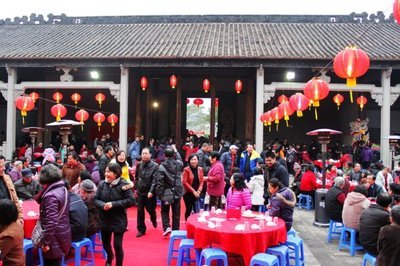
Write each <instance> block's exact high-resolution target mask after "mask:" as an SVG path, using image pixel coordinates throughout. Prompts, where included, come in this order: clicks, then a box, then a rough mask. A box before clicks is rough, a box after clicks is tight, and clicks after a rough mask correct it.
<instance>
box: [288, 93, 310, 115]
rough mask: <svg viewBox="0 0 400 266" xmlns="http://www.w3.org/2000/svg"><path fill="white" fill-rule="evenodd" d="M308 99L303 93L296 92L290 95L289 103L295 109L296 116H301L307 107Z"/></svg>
mask: <svg viewBox="0 0 400 266" xmlns="http://www.w3.org/2000/svg"><path fill="white" fill-rule="evenodd" d="M309 102H310V100H309V99H308V98H307V97H306V96H305V95H304V94H303V93H300V92H298V93H296V94H293V95H292V96H290V98H289V105H290V107H291V108H292V110H293V111H296V114H297V117H302V116H303V111H304V110H306V109H307V107H308V104H309Z"/></svg>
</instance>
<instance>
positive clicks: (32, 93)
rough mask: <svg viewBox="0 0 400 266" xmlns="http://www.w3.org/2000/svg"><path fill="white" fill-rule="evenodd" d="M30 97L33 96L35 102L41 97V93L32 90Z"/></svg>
mask: <svg viewBox="0 0 400 266" xmlns="http://www.w3.org/2000/svg"><path fill="white" fill-rule="evenodd" d="M29 97H31V99H32V101H33V103H36V101H37V99H39V93H37V92H31V93H29Z"/></svg>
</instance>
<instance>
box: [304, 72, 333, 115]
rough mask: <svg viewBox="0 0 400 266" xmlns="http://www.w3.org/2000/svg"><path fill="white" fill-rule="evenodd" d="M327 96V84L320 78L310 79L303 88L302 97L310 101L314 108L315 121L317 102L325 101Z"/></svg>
mask: <svg viewBox="0 0 400 266" xmlns="http://www.w3.org/2000/svg"><path fill="white" fill-rule="evenodd" d="M328 94H329V87H328V83H327V82H326V81H324V80H322V79H320V78H318V77H317V78H312V79H311V80H310V81H308V82H307V83H306V85H305V87H304V95H305V96H306V97H307V98H308V99H310V100H312V101H313V102H312V104H313V105H314V107H315V120H318V113H317V107H319V101H320V100H322V99H325V98H326V97H327V96H328Z"/></svg>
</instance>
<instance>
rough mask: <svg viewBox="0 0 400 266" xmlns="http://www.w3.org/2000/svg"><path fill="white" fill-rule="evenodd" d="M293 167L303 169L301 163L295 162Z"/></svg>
mask: <svg viewBox="0 0 400 266" xmlns="http://www.w3.org/2000/svg"><path fill="white" fill-rule="evenodd" d="M293 169H301V167H300V164H299V163H294V165H293Z"/></svg>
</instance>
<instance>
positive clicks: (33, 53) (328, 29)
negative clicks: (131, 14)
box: [0, 22, 400, 62]
mask: <svg viewBox="0 0 400 266" xmlns="http://www.w3.org/2000/svg"><path fill="white" fill-rule="evenodd" d="M357 37H359V38H358V41H355V40H356V39H357ZM354 42H355V43H356V44H357V45H358V46H359V47H360V48H362V49H364V50H365V51H366V52H367V53H368V54H369V56H370V58H371V60H376V61H387V60H389V61H390V60H396V61H398V60H399V59H400V26H399V25H397V24H396V23H265V22H258V23H232V22H229V23H156V24H146V23H143V24H140V23H137V24H103V25H99V24H97V25H83V24H75V25H0V61H2V62H5V61H7V60H21V61H32V60H62V59H71V60H77V61H79V60H88V59H94V60H103V59H105V60H109V59H114V60H115V59H124V60H142V59H147V60H153V59H155V60H164V59H182V60H185V59H190V60H193V59H194V60H198V59H200V60H209V59H224V60H246V59H247V60H248V59H263V60H265V59H267V60H268V59H294V60H299V59H316V60H329V59H332V58H333V57H334V56H335V54H336V53H337V52H338V51H339V50H341V49H343V48H344V47H345V46H346V45H348V44H350V43H354Z"/></svg>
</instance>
